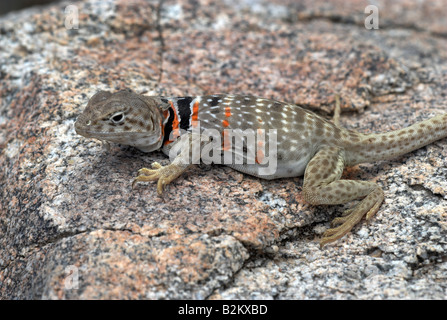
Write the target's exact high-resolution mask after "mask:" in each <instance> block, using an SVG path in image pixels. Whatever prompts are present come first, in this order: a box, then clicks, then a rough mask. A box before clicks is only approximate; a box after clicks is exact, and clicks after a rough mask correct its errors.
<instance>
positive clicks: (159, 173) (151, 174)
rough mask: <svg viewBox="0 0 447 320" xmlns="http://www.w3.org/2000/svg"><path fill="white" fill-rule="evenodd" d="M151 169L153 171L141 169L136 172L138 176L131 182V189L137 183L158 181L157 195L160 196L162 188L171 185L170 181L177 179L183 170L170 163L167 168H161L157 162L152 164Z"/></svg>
mask: <svg viewBox="0 0 447 320" xmlns="http://www.w3.org/2000/svg"><path fill="white" fill-rule="evenodd" d="M152 168H153V169H147V168H141V169H140V170H138V176H137V177H136V178H135V179H134V180H133V182H132V189H133V188H134V187H135V185H136V183H137V182H140V181H157V180H158V182H157V193H158V194H159V195H162V194H163V189H164V186H165V185H167V184H169V183H171V182H172V180H174V179H175V178H177V177H178V176H179V175H180V174H181V173H182V172H183V171H184V169H183V168H180V167H179V166H177V165H175V164H172V163H171V164H170V165H168V166H162V165H161V164H159V163H158V162H154V163H152Z"/></svg>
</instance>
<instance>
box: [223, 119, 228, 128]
mask: <svg viewBox="0 0 447 320" xmlns="http://www.w3.org/2000/svg"><path fill="white" fill-rule="evenodd" d="M222 125H223V127H224V128H226V127H228V126H229V125H230V123H229V122H228V120H224V121H222Z"/></svg>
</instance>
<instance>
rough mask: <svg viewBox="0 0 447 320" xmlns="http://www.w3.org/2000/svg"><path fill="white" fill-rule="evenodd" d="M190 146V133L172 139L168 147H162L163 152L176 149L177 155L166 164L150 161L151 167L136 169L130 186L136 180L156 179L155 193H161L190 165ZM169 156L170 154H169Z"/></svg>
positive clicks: (133, 184) (136, 181)
mask: <svg viewBox="0 0 447 320" xmlns="http://www.w3.org/2000/svg"><path fill="white" fill-rule="evenodd" d="M191 148H192V139H191V134H190V133H188V134H185V136H183V137H182V138H181V139H178V140H176V141H174V142H173V143H172V144H171V145H170V146H169V147H166V148H165V149H164V152H166V153H169V154H170V151H171V150H172V151H173V152H175V151H176V150H177V151H178V155H177V156H175V158H174V160H173V161H172V162H171V163H170V164H169V165H167V166H162V165H161V164H159V163H158V162H154V163H152V169H148V168H142V169H140V170H138V176H137V177H136V178H135V179H134V181H133V183H132V188H134V186H135V184H136V183H138V182H144V181H157V180H158V182H157V193H158V194H159V195H161V194H163V190H164V187H165V186H166V185H167V184H169V183H171V182H172V181H173V180H175V179H176V178H178V177H179V176H180V175H181V174H182V173H183V172H185V171H186V170H187V169H188V168H189V167H191V166H192V163H193V162H192V159H191V158H190V155H191ZM170 156H172V155H171V154H170Z"/></svg>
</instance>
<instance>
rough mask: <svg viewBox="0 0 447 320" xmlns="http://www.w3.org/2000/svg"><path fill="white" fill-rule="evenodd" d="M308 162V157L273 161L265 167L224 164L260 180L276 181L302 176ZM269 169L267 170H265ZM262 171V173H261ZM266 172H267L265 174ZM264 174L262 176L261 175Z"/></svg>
mask: <svg viewBox="0 0 447 320" xmlns="http://www.w3.org/2000/svg"><path fill="white" fill-rule="evenodd" d="M309 161H310V157H309V158H307V157H303V158H301V159H299V160H294V161H278V162H276V164H275V163H274V161H270V163H268V164H266V165H259V164H225V165H226V166H228V167H230V168H232V169H234V170H237V171H240V172H242V173H246V174H249V175H252V176H255V177H259V178H262V179H267V180H271V179H278V178H288V177H299V176H302V175H303V174H304V170H305V169H306V166H307V164H308V163H309ZM267 168H269V170H266V169H267ZM262 169H264V171H262ZM266 171H267V172H266ZM263 173H264V174H263Z"/></svg>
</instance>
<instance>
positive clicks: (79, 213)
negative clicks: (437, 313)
mask: <svg viewBox="0 0 447 320" xmlns="http://www.w3.org/2000/svg"><path fill="white" fill-rule="evenodd" d="M376 3H377V6H378V7H379V10H380V23H379V24H380V29H379V30H367V29H365V27H364V19H365V17H366V15H365V14H364V9H365V8H364V2H363V1H355V0H352V1H331V2H330V3H327V2H326V1H300V2H297V1H291V0H275V1H267V0H244V1H235V0H225V1H210V0H200V1H192V0H189V1H188V0H180V1H171V0H169V1H168V0H167V1H161V2H160V3H159V2H158V1H149V2H148V1H142V0H141V1H131V2H127V1H101V2H99V1H81V2H77V3H76V6H77V9H78V13H79V29H67V28H66V27H65V20H66V14H65V13H64V9H65V8H66V6H67V5H68V3H59V4H56V5H52V6H48V7H46V9H45V10H42V9H41V8H40V9H39V8H38V9H28V10H25V11H22V12H18V13H11V14H9V15H6V16H4V17H1V18H0V48H2V49H0V60H1V61H2V64H1V66H0V128H1V131H0V148H1V155H0V167H1V168H2V170H0V181H1V185H0V248H1V250H0V298H2V299H33V298H50V299H87V298H102V299H105V298H132V299H137V298H150V299H161V298H163V299H177V298H185V299H207V298H208V299H445V298H446V297H447V277H446V274H447V241H446V236H447V181H446V180H447V179H446V177H447V159H446V155H447V141H446V140H445V139H444V140H441V141H438V142H436V143H434V144H432V145H430V146H427V147H425V148H422V149H420V150H418V151H415V152H413V153H411V154H408V155H405V156H402V157H400V158H398V159H394V160H391V161H382V162H379V163H374V164H364V165H360V166H356V167H354V168H349V169H347V170H346V172H345V173H344V175H345V177H347V178H349V179H360V180H371V181H376V182H377V183H379V184H380V185H381V186H382V187H383V189H384V191H385V196H386V200H385V203H384V204H383V205H382V207H381V209H380V211H379V212H378V214H377V215H376V217H375V218H374V219H373V220H372V221H371V222H370V223H368V224H367V223H362V224H360V225H359V226H358V227H356V228H354V229H353V231H352V232H351V233H349V234H348V235H347V236H345V237H344V238H343V239H341V240H340V241H338V242H336V243H334V244H330V245H328V246H327V247H325V248H323V249H322V250H320V249H319V246H318V240H319V237H320V236H321V234H322V232H324V230H325V229H326V228H327V227H328V226H329V223H328V221H330V220H331V219H332V218H333V217H334V216H336V215H337V214H340V213H341V212H342V211H343V208H344V207H346V206H332V207H324V206H320V207H312V206H309V205H307V204H306V203H304V201H303V200H302V197H301V186H302V178H291V179H280V180H276V181H263V180H259V179H256V178H253V177H249V176H245V175H243V174H240V173H238V172H235V171H233V170H231V169H230V168H227V167H223V166H219V167H213V168H212V170H193V171H194V172H193V171H191V172H189V174H186V175H184V176H183V177H181V178H179V179H178V180H176V181H175V182H174V183H172V184H171V185H170V186H169V187H168V190H167V193H166V194H165V196H164V197H163V198H160V197H159V196H157V194H156V190H155V186H154V185H152V184H146V185H140V186H139V187H138V188H136V189H135V190H132V189H131V181H132V179H133V177H134V176H135V174H136V172H137V170H138V169H140V168H141V167H148V166H149V165H150V163H151V162H153V161H161V162H162V163H163V162H164V163H166V161H167V160H166V159H165V157H164V156H163V155H162V154H161V153H153V154H149V155H147V154H144V153H141V152H139V151H137V150H135V149H133V148H130V147H125V146H119V145H113V146H112V148H111V150H110V151H106V150H104V149H103V148H102V146H101V144H100V143H99V142H97V141H94V140H88V139H85V138H83V137H80V136H78V135H76V133H75V132H74V128H73V124H74V122H75V120H76V117H77V116H78V115H79V113H80V112H81V111H82V110H83V108H84V107H85V105H86V103H87V100H88V98H89V97H90V96H92V95H93V94H94V93H95V92H96V91H98V90H112V91H114V90H119V89H123V88H130V89H132V90H134V91H136V92H147V94H162V95H186V94H191V95H199V94H205V93H217V92H231V93H250V94H254V95H259V96H264V97H270V98H275V99H278V100H285V101H290V102H295V103H298V104H302V105H304V106H306V107H308V108H311V109H313V110H316V111H317V112H321V113H322V114H326V113H327V112H330V111H331V110H332V108H333V101H334V94H335V93H340V94H341V96H342V102H343V109H344V111H345V113H344V114H343V115H342V118H341V121H342V123H343V125H345V126H346V127H348V128H351V129H357V130H359V131H362V132H379V131H387V130H392V129H397V128H400V127H404V126H407V125H409V124H412V123H414V122H416V121H419V120H423V119H426V118H428V117H430V116H432V115H434V114H436V113H441V112H446V111H447V102H446V101H447V99H446V92H447V62H446V61H447V52H446V50H445V48H446V44H447V25H446V23H447V22H446V19H445V15H444V12H445V11H444V10H441V9H443V2H442V1H425V2H417V3H418V5H414V4H412V3H413V2H411V1H404V0H402V1H393V4H392V5H391V4H389V3H388V2H385V1H376ZM348 206H349V205H348Z"/></svg>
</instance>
